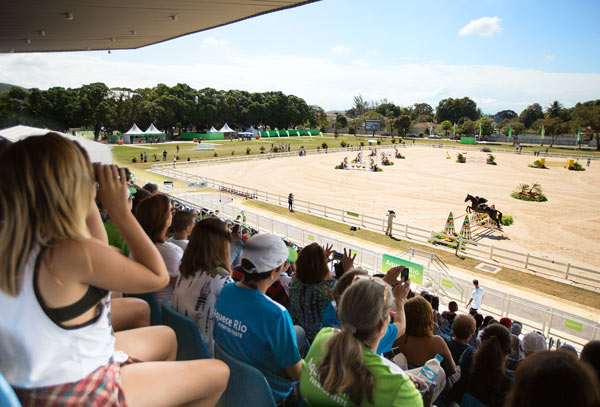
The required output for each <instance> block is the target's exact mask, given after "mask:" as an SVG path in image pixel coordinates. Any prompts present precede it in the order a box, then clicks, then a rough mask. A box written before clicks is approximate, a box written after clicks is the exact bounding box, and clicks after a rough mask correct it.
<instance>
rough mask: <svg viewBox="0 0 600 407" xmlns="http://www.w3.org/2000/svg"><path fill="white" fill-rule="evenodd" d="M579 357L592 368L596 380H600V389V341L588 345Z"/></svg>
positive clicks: (599, 385) (599, 383) (599, 381)
mask: <svg viewBox="0 0 600 407" xmlns="http://www.w3.org/2000/svg"><path fill="white" fill-rule="evenodd" d="M579 357H580V358H581V360H582V361H584V362H586V363H589V364H590V366H592V368H593V369H594V371H595V372H596V379H598V387H599V388H600V341H590V342H588V343H586V344H585V346H584V347H583V349H582V350H581V355H580V356H579Z"/></svg>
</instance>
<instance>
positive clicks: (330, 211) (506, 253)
mask: <svg viewBox="0 0 600 407" xmlns="http://www.w3.org/2000/svg"><path fill="white" fill-rule="evenodd" d="M337 150H340V151H357V150H359V148H357V147H351V148H345V149H330V151H331V152H333V151H335V152H338V151H337ZM311 153H318V154H325V152H324V151H323V150H320V151H319V152H317V151H316V150H314V152H313V151H311ZM296 155H297V153H291V152H286V153H276V154H268V155H267V156H273V157H272V158H275V157H285V156H296ZM261 156H262V155H254V156H245V157H243V158H241V157H228V158H223V159H219V160H199V161H191V162H189V163H182V164H177V165H173V164H171V165H167V164H160V165H155V166H153V170H152V171H153V172H155V173H157V174H161V175H164V176H168V177H171V178H175V179H179V180H182V181H186V182H188V183H194V184H196V185H198V186H202V187H208V188H214V189H217V190H222V191H225V192H228V193H231V194H235V195H239V196H244V197H249V198H252V199H256V200H258V201H262V202H266V203H271V204H276V205H279V206H287V196H283V195H279V194H275V193H272V192H267V191H261V190H257V189H254V188H248V187H245V186H243V185H238V184H233V183H230V182H224V181H220V180H216V179H212V178H208V177H204V176H201V175H195V174H188V173H186V172H182V171H179V170H177V168H178V167H183V168H186V167H188V165H193V166H197V165H202V164H215V163H227V162H233V161H250V160H261V159H265V158H263V157H261ZM294 209H295V210H296V211H300V212H306V213H309V214H312V215H315V216H319V217H323V218H327V219H331V220H334V221H339V222H342V223H344V224H346V225H350V226H357V227H361V228H363V229H367V230H370V231H374V232H379V233H385V231H386V228H387V217H386V216H379V217H378V216H371V215H365V214H364V213H357V212H354V211H349V210H345V209H339V208H333V207H330V206H327V205H324V204H319V203H316V202H311V201H305V200H302V199H297V198H296V199H294ZM393 230H394V231H395V235H396V236H403V237H404V238H406V239H410V240H413V241H416V242H419V243H425V244H434V243H438V244H442V245H444V246H449V247H452V248H456V247H457V246H458V247H459V248H460V250H461V253H462V254H464V255H466V256H471V257H477V258H486V259H489V260H493V261H497V262H498V263H500V264H502V265H506V266H509V267H522V268H524V269H526V270H529V271H532V272H534V273H536V274H540V275H541V276H545V277H555V278H564V279H565V280H568V281H573V282H576V283H578V284H584V285H588V286H592V287H599V286H600V271H598V270H593V269H590V268H587V267H583V266H578V265H575V264H572V263H565V262H561V261H558V260H553V259H547V258H543V257H539V256H535V255H532V254H530V253H522V252H518V251H514V250H508V249H504V248H501V247H498V246H494V245H488V244H485V243H481V242H477V241H475V240H465V239H463V238H462V237H458V240H457V239H456V238H455V237H454V236H448V235H445V234H443V233H441V232H436V231H433V230H428V229H423V228H420V227H418V226H412V225H409V224H405V223H400V222H398V221H394V224H393ZM447 238H448V239H453V241H448V240H447Z"/></svg>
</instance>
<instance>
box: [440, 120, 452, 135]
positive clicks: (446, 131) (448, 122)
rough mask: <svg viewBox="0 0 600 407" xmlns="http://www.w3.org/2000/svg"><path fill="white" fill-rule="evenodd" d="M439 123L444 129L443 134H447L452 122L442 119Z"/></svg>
mask: <svg viewBox="0 0 600 407" xmlns="http://www.w3.org/2000/svg"><path fill="white" fill-rule="evenodd" d="M440 125H441V126H442V129H443V130H444V134H445V135H446V136H447V135H448V132H449V131H450V129H451V128H452V122H451V121H450V120H444V121H443V122H441V123H440Z"/></svg>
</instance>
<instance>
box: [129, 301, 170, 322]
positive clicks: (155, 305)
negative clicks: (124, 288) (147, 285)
mask: <svg viewBox="0 0 600 407" xmlns="http://www.w3.org/2000/svg"><path fill="white" fill-rule="evenodd" d="M123 295H124V296H126V297H135V298H139V299H141V300H144V301H146V302H147V303H148V305H149V306H150V325H162V323H163V322H162V311H161V309H160V303H159V302H158V300H157V299H156V295H155V294H154V293H145V294H123Z"/></svg>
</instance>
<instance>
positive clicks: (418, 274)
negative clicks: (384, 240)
mask: <svg viewBox="0 0 600 407" xmlns="http://www.w3.org/2000/svg"><path fill="white" fill-rule="evenodd" d="M396 266H406V267H408V269H409V270H410V271H409V273H408V276H409V278H410V281H411V282H413V283H415V284H419V285H423V266H421V265H420V264H417V263H413V262H412V261H408V260H402V259H400V258H398V257H394V256H390V255H389V254H384V255H383V257H382V259H381V272H382V273H387V272H388V271H389V270H390V269H391V268H394V267H396Z"/></svg>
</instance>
